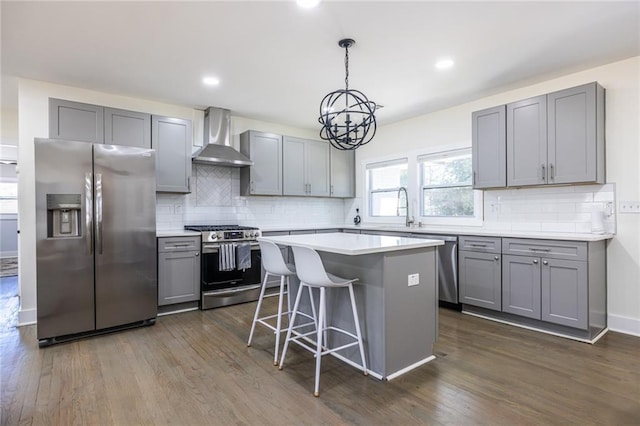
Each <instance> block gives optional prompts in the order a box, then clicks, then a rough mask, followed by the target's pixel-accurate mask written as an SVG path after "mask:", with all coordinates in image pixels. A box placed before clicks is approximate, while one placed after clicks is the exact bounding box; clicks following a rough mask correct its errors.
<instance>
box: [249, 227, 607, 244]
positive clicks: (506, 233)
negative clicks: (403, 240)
mask: <svg viewBox="0 0 640 426" xmlns="http://www.w3.org/2000/svg"><path fill="white" fill-rule="evenodd" d="M319 229H357V230H361V231H387V232H402V233H411V234H436V235H478V236H487V237H507V238H534V239H540V240H564V241H603V240H610V239H611V238H613V237H615V234H590V233H570V232H525V231H511V230H497V229H485V228H480V227H471V226H455V227H454V226H431V227H429V226H423V227H417V226H415V227H406V226H401V225H383V224H361V225H345V224H342V225H331V224H329V225H326V224H325V225H315V226H313V225H303V226H291V225H290V226H268V227H265V228H262V229H261V230H262V232H277V231H305V230H309V231H312V230H319Z"/></svg>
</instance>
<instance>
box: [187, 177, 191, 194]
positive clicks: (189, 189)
mask: <svg viewBox="0 0 640 426" xmlns="http://www.w3.org/2000/svg"><path fill="white" fill-rule="evenodd" d="M187 191H191V176H187Z"/></svg>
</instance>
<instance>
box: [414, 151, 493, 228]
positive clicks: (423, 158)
mask: <svg viewBox="0 0 640 426" xmlns="http://www.w3.org/2000/svg"><path fill="white" fill-rule="evenodd" d="M460 155H469V157H471V155H472V151H471V147H465V148H451V149H446V150H439V151H434V152H430V153H423V154H421V155H418V156H417V158H416V169H417V170H416V174H417V190H418V191H417V198H418V204H419V207H420V209H419V211H418V212H417V215H416V216H417V218H418V219H417V220H418V221H420V222H422V223H426V224H427V226H428V225H468V226H482V224H483V216H484V213H483V210H484V205H483V192H482V191H481V190H477V189H473V182H472V181H471V182H469V184H468V185H461V184H460V183H459V182H458V183H455V184H441V185H424V184H423V182H424V176H423V174H424V167H423V163H425V162H428V161H433V160H438V159H442V158H448V157H452V156H460ZM466 187H470V188H471V190H472V191H473V216H424V215H423V212H424V205H425V199H424V191H425V189H439V188H466Z"/></svg>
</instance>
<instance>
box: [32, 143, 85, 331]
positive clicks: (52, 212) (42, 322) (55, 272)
mask: <svg viewBox="0 0 640 426" xmlns="http://www.w3.org/2000/svg"><path fill="white" fill-rule="evenodd" d="M91 150H92V145H91V144H88V143H86V142H69V141H58V140H48V139H36V140H35V171H36V173H35V174H36V265H37V266H36V268H37V269H36V272H37V284H36V287H37V295H38V297H37V309H38V311H37V312H38V327H37V328H38V339H48V338H51V337H56V336H63V335H67V334H75V333H81V332H85V331H92V330H94V329H95V320H94V286H93V273H94V269H93V253H92V247H91V241H92V240H91V238H92V235H91V228H92V224H91V220H92V218H91V204H92V154H91ZM52 199H60V200H70V201H67V202H66V203H67V204H68V205H65V204H64V203H58V204H57V205H56V204H54V203H47V200H52ZM78 202H79V203H80V215H79V218H80V219H79V221H80V222H81V223H80V224H78V225H79V226H78V231H77V232H76V233H74V234H79V235H65V234H64V233H60V232H55V231H56V230H55V226H56V223H57V221H55V220H54V217H58V216H61V215H64V213H65V210H68V208H71V209H72V210H69V211H70V212H73V211H74V210H73V209H74V208H76V205H77V204H76V203H78ZM69 211H67V214H68V213H69Z"/></svg>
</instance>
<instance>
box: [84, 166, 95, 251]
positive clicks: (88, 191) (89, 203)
mask: <svg viewBox="0 0 640 426" xmlns="http://www.w3.org/2000/svg"><path fill="white" fill-rule="evenodd" d="M84 204H85V218H84V222H85V233H86V241H87V249H88V251H89V254H93V174H92V173H90V172H88V173H85V174H84Z"/></svg>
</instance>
